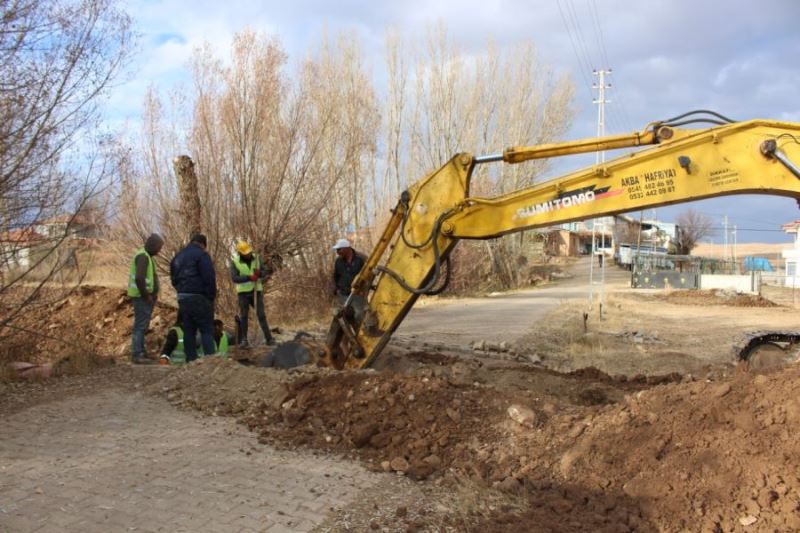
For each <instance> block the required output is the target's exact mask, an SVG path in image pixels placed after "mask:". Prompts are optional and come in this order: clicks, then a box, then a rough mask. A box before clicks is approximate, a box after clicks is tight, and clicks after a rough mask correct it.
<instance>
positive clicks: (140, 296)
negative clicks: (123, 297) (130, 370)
mask: <svg viewBox="0 0 800 533" xmlns="http://www.w3.org/2000/svg"><path fill="white" fill-rule="evenodd" d="M163 246H164V239H162V238H161V236H160V235H158V234H157V233H153V234H152V235H150V236H149V237H148V238H147V240H145V242H144V247H142V248H139V249H138V250H136V253H135V254H134V256H133V259H132V260H131V268H130V275H129V277H128V296H130V297H131V300H132V301H133V334H132V335H131V342H132V352H131V360H132V361H133V362H134V363H136V364H148V363H154V362H155V361H153V360H151V359H149V358H148V357H147V350H146V348H145V344H144V335H145V332H146V331H147V328H149V327H150V317H151V316H153V307H155V304H156V299H158V273H157V272H156V264H155V261H154V260H153V257H155V256H156V255H158V252H160V251H161V248H162V247H163Z"/></svg>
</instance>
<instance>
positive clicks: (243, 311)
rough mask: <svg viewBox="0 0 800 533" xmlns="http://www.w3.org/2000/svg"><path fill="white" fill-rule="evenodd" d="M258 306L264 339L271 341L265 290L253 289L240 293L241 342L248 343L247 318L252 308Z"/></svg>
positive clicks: (239, 340) (239, 341) (257, 311)
mask: <svg viewBox="0 0 800 533" xmlns="http://www.w3.org/2000/svg"><path fill="white" fill-rule="evenodd" d="M251 307H255V308H256V316H257V317H258V323H259V325H260V326H261V332H262V333H264V341H265V342H270V341H271V340H272V333H270V331H269V324H267V313H266V312H265V311H264V292H263V291H251V292H240V293H239V319H240V323H239V338H238V339H237V342H238V343H239V344H247V322H248V320H247V318H248V315H249V314H250V308H251Z"/></svg>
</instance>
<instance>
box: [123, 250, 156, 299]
mask: <svg viewBox="0 0 800 533" xmlns="http://www.w3.org/2000/svg"><path fill="white" fill-rule="evenodd" d="M142 254H145V255H146V256H147V277H146V278H145V284H146V285H147V292H149V293H150V294H153V289H154V288H155V286H156V265H155V262H154V261H153V257H152V256H151V255H150V254H148V253H147V250H145V249H144V248H139V249H138V250H136V255H134V256H133V260H131V271H130V276H129V277H128V296H130V297H131V298H140V297H141V296H142V293H141V291H139V287H138V286H137V285H136V258H137V257H139V256H140V255H142Z"/></svg>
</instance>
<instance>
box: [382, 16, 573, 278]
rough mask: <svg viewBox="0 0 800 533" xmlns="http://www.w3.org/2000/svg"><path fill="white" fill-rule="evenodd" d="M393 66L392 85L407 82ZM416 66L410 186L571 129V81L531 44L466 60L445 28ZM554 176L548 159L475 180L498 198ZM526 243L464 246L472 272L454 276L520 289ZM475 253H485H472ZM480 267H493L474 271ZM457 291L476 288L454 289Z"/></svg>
mask: <svg viewBox="0 0 800 533" xmlns="http://www.w3.org/2000/svg"><path fill="white" fill-rule="evenodd" d="M389 67H390V70H391V69H392V68H394V70H397V71H398V73H397V74H395V76H394V77H393V78H391V79H402V76H401V74H402V69H401V65H400V64H399V63H398V62H397V61H396V60H394V59H393V56H392V55H390V56H389ZM415 67H416V76H415V78H416V79H415V87H414V92H413V96H412V98H411V102H410V103H409V104H408V105H407V106H405V107H406V108H407V109H409V114H410V116H409V117H407V118H406V119H405V123H406V124H407V127H406V128H405V129H406V132H407V133H406V134H407V135H408V137H409V138H408V152H407V159H406V164H405V167H404V168H405V175H406V176H407V177H408V179H409V180H411V181H413V180H414V179H417V178H419V177H421V176H423V175H425V174H426V173H427V172H430V171H431V170H432V169H435V168H437V167H439V166H441V165H442V164H444V163H445V162H446V161H447V160H448V159H450V157H452V156H453V155H454V154H456V153H458V152H462V151H463V152H471V153H473V154H481V153H491V152H498V151H500V150H502V149H503V148H505V147H507V146H511V145H519V144H541V143H547V142H554V141H556V140H557V139H558V138H560V136H562V135H563V134H564V133H565V132H566V131H567V128H568V127H569V125H570V124H571V121H572V116H573V113H574V110H573V109H572V107H571V101H572V95H573V85H572V82H571V81H570V80H569V78H565V77H556V76H554V75H553V73H552V71H551V69H550V68H549V67H548V66H547V65H546V64H544V63H543V62H542V61H541V60H540V58H539V57H538V55H537V53H536V50H535V48H534V46H533V45H532V44H531V43H522V44H520V45H518V46H515V47H512V48H511V49H510V50H505V51H501V50H500V49H499V48H498V47H497V46H496V45H495V44H494V43H492V42H489V43H488V44H487V46H486V49H485V50H484V51H482V52H480V53H474V52H473V53H471V54H466V53H464V51H463V50H461V48H460V47H459V46H458V45H457V44H456V43H455V42H453V41H452V40H451V39H450V38H449V36H448V33H447V29H446V27H445V26H444V25H443V24H439V25H437V26H436V27H434V28H432V29H431V30H430V31H429V33H428V39H427V41H426V43H425V47H424V49H423V50H422V51H421V52H419V55H418V56H417V59H416V64H415ZM395 100H396V98H395ZM398 120H399V119H398V118H395V119H394V121H395V124H396V123H397V122H398ZM390 126H391V125H390ZM396 142H397V141H394V143H395V144H396ZM548 169H549V164H548V162H547V161H546V160H538V161H529V162H525V163H522V164H519V165H494V166H489V165H486V166H481V167H478V168H477V169H476V171H475V174H474V176H473V181H472V185H471V193H472V194H473V195H480V196H495V195H500V194H504V193H508V192H510V191H515V190H519V189H522V188H525V187H530V186H531V185H533V184H534V183H535V182H536V181H538V180H540V179H541V178H542V176H543V175H544V174H545V172H546V171H547V170H548ZM407 185H408V183H406V184H405V186H407ZM526 242H527V241H526V238H525V236H524V235H515V236H508V237H503V238H501V239H497V240H493V241H485V242H481V243H464V244H463V245H462V246H461V247H460V249H459V250H458V251H457V253H456V255H455V256H454V262H455V263H458V262H459V261H460V260H461V258H464V261H466V262H469V263H472V265H471V266H470V267H469V268H457V269H456V271H457V272H458V273H459V274H458V275H460V276H461V275H467V274H468V273H472V274H476V276H475V278H474V279H473V280H472V286H473V287H477V286H478V283H479V281H480V280H485V279H487V278H488V279H491V280H495V281H496V285H495V287H496V288H509V287H513V286H517V285H519V284H520V283H522V282H523V280H524V276H522V275H521V274H522V270H523V269H522V268H520V265H521V264H522V263H523V262H524V257H525V250H524V248H525V243H526ZM475 247H477V248H481V251H480V252H472V251H469V250H468V248H475ZM475 260H478V261H479V262H480V261H483V262H484V264H486V265H487V268H486V269H478V268H475V266H476V265H475V264H474V263H473V262H474V261H475ZM458 286H463V287H467V286H470V282H468V281H465V280H461V281H459V282H456V283H454V284H453V287H458Z"/></svg>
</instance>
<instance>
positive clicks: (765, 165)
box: [320, 111, 800, 369]
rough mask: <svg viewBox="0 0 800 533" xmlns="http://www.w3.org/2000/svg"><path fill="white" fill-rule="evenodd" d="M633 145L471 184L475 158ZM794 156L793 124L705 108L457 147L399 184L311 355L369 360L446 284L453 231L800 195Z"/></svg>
mask: <svg viewBox="0 0 800 533" xmlns="http://www.w3.org/2000/svg"><path fill="white" fill-rule="evenodd" d="M698 125H699V126H698ZM686 126H692V127H691V128H685V127H686ZM631 147H644V148H643V149H641V150H638V151H634V152H632V153H628V154H626V155H623V156H622V157H618V158H616V159H613V160H610V161H608V162H605V163H602V164H599V165H595V166H592V167H589V168H585V169H582V170H579V171H576V172H573V173H571V174H569V175H566V176H563V177H559V178H556V179H553V180H550V181H547V182H544V183H541V184H539V185H535V186H532V187H530V188H526V189H522V190H519V191H516V192H512V193H509V194H505V195H503V196H499V197H497V198H481V197H477V196H472V195H471V194H470V178H471V177H472V174H473V172H474V170H475V168H476V167H477V166H478V165H487V164H491V163H498V162H503V163H507V164H515V163H520V162H523V161H528V160H532V159H541V158H550V157H559V156H566V155H572V154H580V153H587V152H598V151H605V150H613V149H620V148H631ZM796 162H800V124H793V123H788V122H776V121H771V120H751V121H746V122H735V121H733V120H730V119H728V118H726V117H724V116H722V115H720V114H718V113H715V112H712V111H692V112H689V113H685V114H683V115H680V116H677V117H674V118H671V119H669V120H664V121H659V122H652V123H650V124H648V125H647V126H646V127H645V128H644V129H643V130H642V131H641V132H634V133H631V134H627V135H613V136H608V137H598V138H590V139H584V140H578V141H569V142H563V143H555V144H544V145H539V146H526V147H513V148H508V149H506V150H505V151H504V152H503V153H502V154H495V155H483V156H473V155H471V154H468V153H461V154H457V155H456V156H455V157H453V158H452V159H451V160H450V161H448V162H447V163H446V164H445V165H444V166H442V167H441V168H440V169H438V170H436V171H434V172H432V173H431V174H429V175H427V176H425V177H424V178H423V179H422V180H420V181H419V182H417V183H416V184H414V185H413V186H411V187H409V189H408V190H407V191H405V192H403V193H402V195H401V197H400V200H399V201H398V203H397V206H396V207H395V208H394V209H393V210H392V217H391V219H390V220H389V222H388V224H387V225H386V228H385V229H384V231H383V234H382V235H381V237H380V240H379V241H378V243H377V245H376V246H375V249H374V250H372V252H371V254H370V255H369V257H368V259H367V261H366V263H365V266H364V268H363V269H362V270H361V273H360V274H359V275H358V277H357V278H356V279H355V280H354V281H353V285H352V293H351V295H350V297H349V298H348V300H347V301H346V303H345V304H344V306H343V307H342V309H341V310H340V311H339V312H338V313H337V314H336V316H335V317H334V320H333V322H332V324H331V327H330V330H329V331H328V335H327V338H326V341H325V347H324V349H323V350H321V351H322V352H323V354H322V355H321V356H320V358H321V359H322V361H321V362H322V363H324V364H327V365H328V366H332V367H335V368H339V369H343V368H362V367H366V366H369V365H370V363H371V362H372V361H373V360H374V359H375V358H376V357H377V356H378V354H380V353H381V350H382V349H383V348H384V347H385V346H386V344H387V343H388V342H389V339H390V338H391V336H392V333H393V332H394V331H395V330H396V329H397V327H398V326H399V325H400V323H401V322H402V320H403V318H404V317H405V316H406V315H407V314H408V312H409V311H410V310H411V308H412V306H413V305H414V302H416V300H417V298H419V297H420V296H422V295H431V294H437V293H439V292H441V291H442V290H444V288H445V287H446V286H447V282H448V277H449V272H450V267H449V256H450V253H451V252H452V251H453V248H454V247H455V246H456V244H458V241H459V240H461V239H492V238H495V237H500V236H501V235H506V234H509V233H514V232H519V231H525V230H529V229H535V228H542V227H547V226H552V225H557V224H563V223H565V222H572V221H578V220H585V219H590V218H595V217H601V216H607V215H615V214H619V213H625V212H629V211H638V210H641V209H645V208H653V207H660V206H665V205H670V204H677V203H681V202H687V201H694V200H701V199H703V198H713V197H716V196H725V195H733V194H768V195H777V196H788V197H792V198H795V199H800V167H798V163H796ZM798 341H800V334H795V333H782V332H769V333H764V334H760V335H756V336H751V337H750V338H748V339H747V341H746V343H745V345H744V346H743V347H742V349H741V352H740V355H739V356H740V358H742V359H747V357H748V356H749V354H750V353H752V352H753V351H754V350H756V349H758V347H759V346H761V345H763V344H765V343H769V344H770V345H773V346H780V345H781V344H786V343H788V344H795V343H797V342H798Z"/></svg>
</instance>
